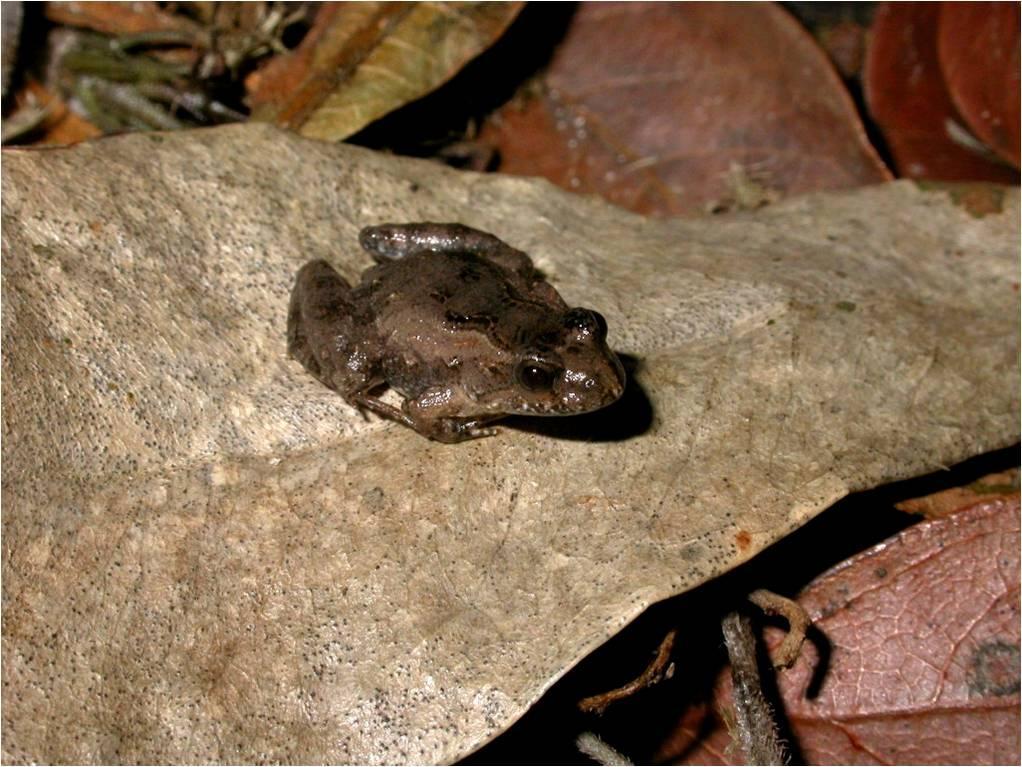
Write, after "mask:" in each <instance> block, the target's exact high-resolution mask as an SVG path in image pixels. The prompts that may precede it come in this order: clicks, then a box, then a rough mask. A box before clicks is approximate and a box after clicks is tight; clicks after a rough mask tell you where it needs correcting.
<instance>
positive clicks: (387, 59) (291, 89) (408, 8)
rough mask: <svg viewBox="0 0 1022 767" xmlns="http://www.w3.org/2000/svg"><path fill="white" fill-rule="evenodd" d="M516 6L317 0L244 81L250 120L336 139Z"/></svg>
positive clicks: (485, 43)
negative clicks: (289, 40)
mask: <svg viewBox="0 0 1022 767" xmlns="http://www.w3.org/2000/svg"><path fill="white" fill-rule="evenodd" d="M521 6H522V3H487V2H481V3H437V2H423V3H326V4H324V5H323V7H322V8H321V9H320V12H319V15H318V16H317V19H316V22H315V24H314V25H313V28H312V29H311V30H310V32H309V34H308V35H306V37H305V39H304V40H303V41H302V43H301V44H300V45H299V46H298V48H297V50H296V51H295V52H294V53H293V54H290V55H285V56H281V57H278V59H277V60H275V61H274V62H272V63H271V64H270V65H268V66H267V68H266V69H264V70H262V71H260V72H259V73H258V74H257V75H256V76H255V77H253V78H252V79H251V80H250V82H249V87H250V89H251V93H250V102H251V105H252V107H253V117H254V118H255V119H257V120H264V121H268V122H274V123H276V124H277V125H280V126H282V127H287V128H291V129H294V130H297V131H298V132H299V133H301V134H302V135H305V136H309V137H312V138H320V139H326V140H332V141H340V140H342V139H345V138H347V137H348V136H350V135H352V134H353V133H356V132H357V131H358V130H360V129H361V128H363V127H365V126H366V125H368V124H369V123H371V122H372V121H373V120H376V119H377V118H379V117H382V116H383V115H385V114H387V113H388V112H390V111H392V110H394V109H396V108H397V107H399V106H402V105H403V104H406V103H408V102H409V101H414V100H415V99H417V98H419V97H421V96H423V95H425V94H426V93H428V92H430V91H431V90H433V89H434V88H436V87H437V86H439V85H441V84H442V83H444V82H446V81H447V80H448V79H450V78H451V77H452V76H453V75H454V74H456V73H457V72H458V71H459V70H460V69H461V67H462V66H464V65H465V63H467V62H468V61H469V60H471V59H472V58H474V57H475V56H477V55H478V54H479V53H480V52H482V51H483V50H485V49H486V48H487V47H489V46H490V45H491V44H492V43H493V42H494V41H495V40H496V39H497V38H498V37H499V36H500V35H501V34H502V33H503V32H504V30H505V29H506V28H507V26H508V25H509V24H510V23H511V22H512V21H513V20H514V18H515V16H516V15H517V14H518V12H519V10H521Z"/></svg>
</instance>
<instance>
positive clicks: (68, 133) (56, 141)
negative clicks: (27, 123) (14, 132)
mask: <svg viewBox="0 0 1022 767" xmlns="http://www.w3.org/2000/svg"><path fill="white" fill-rule="evenodd" d="M15 100H16V103H17V104H18V105H19V107H24V106H29V105H35V106H39V107H42V108H44V109H46V111H47V115H46V118H45V119H44V120H43V122H42V124H41V125H40V126H39V128H38V129H37V130H36V131H35V132H34V133H33V134H32V135H31V136H30V137H27V139H28V140H29V143H33V144H45V145H51V144H52V145H69V144H77V143H78V142H79V141H84V140H85V139H89V138H94V137H95V136H99V135H100V134H101V133H102V131H101V130H100V129H99V128H97V127H96V126H95V125H93V124H92V123H90V122H89V121H88V120H86V119H85V118H83V117H79V116H78V115H77V114H75V113H74V112H72V111H71V110H70V109H69V108H68V106H67V104H66V103H65V102H64V100H63V99H62V98H61V97H60V96H58V95H57V94H55V93H53V92H52V91H49V90H47V89H46V88H44V87H43V86H42V85H40V84H39V83H37V82H36V81H35V80H33V79H31V78H27V79H26V81H25V84H24V86H23V87H22V88H21V90H20V91H19V92H18V93H17V94H16V95H15Z"/></svg>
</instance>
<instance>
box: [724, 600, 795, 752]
mask: <svg viewBox="0 0 1022 767" xmlns="http://www.w3.org/2000/svg"><path fill="white" fill-rule="evenodd" d="M721 629H722V630H723V632H724V644H725V645H726V646H727V654H728V657H730V659H731V678H732V680H733V683H734V692H733V694H732V697H733V698H734V705H735V730H736V731H737V739H738V744H739V746H740V747H741V749H742V753H743V754H744V756H745V763H746V764H784V761H785V760H784V751H783V750H782V749H781V743H780V739H779V738H778V736H777V726H776V725H775V724H774V718H773V712H772V711H771V710H770V704H769V703H767V701H766V698H764V697H763V690H762V685H761V683H760V679H759V667H758V665H757V663H756V638H755V637H754V636H753V633H752V622H751V621H750V620H749V619H748V618H746V617H744V616H742V615H739V614H738V613H736V612H734V613H728V614H727V615H726V616H725V617H724V620H723V621H722V622H721Z"/></svg>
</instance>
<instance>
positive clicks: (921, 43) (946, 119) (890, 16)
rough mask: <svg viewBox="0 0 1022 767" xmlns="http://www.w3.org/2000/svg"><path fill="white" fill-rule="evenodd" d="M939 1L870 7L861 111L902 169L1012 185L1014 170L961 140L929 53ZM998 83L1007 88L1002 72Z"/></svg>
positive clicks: (962, 132)
mask: <svg viewBox="0 0 1022 767" xmlns="http://www.w3.org/2000/svg"><path fill="white" fill-rule="evenodd" d="M940 8H941V6H940V5H939V4H937V3H884V4H882V5H881V6H880V7H879V8H878V9H877V13H876V16H875V18H874V20H873V28H872V30H871V33H870V39H869V46H868V48H867V52H866V66H865V70H864V78H863V83H864V89H865V93H866V101H867V103H868V104H869V111H870V113H871V114H872V115H873V118H874V119H875V120H876V122H877V124H878V125H879V126H880V129H881V130H882V131H883V134H884V138H885V139H886V140H887V145H888V148H889V149H890V152H891V155H892V156H893V157H894V161H895V164H896V165H897V168H898V172H899V174H900V175H902V176H908V177H911V178H926V179H936V180H946V181H969V180H973V181H996V182H1000V183H1006V184H1017V183H1018V173H1017V172H1016V171H1014V170H1012V169H1011V168H1008V167H1006V166H1002V165H999V164H997V163H995V162H992V161H991V159H990V157H989V156H987V155H986V154H985V152H988V150H985V149H984V148H983V147H982V146H976V147H972V146H970V145H969V142H968V131H967V130H966V129H965V123H964V121H963V120H962V118H961V117H960V116H959V115H958V112H957V111H956V110H955V108H954V105H953V104H952V102H951V97H950V96H949V95H948V92H947V88H946V85H945V83H944V76H943V73H942V72H941V69H940V65H939V62H938V59H937V28H938V23H939V20H940ZM1000 82H1002V83H1004V86H1005V87H1008V83H1007V82H1005V79H1004V77H1003V76H1002V77H1001V78H1000Z"/></svg>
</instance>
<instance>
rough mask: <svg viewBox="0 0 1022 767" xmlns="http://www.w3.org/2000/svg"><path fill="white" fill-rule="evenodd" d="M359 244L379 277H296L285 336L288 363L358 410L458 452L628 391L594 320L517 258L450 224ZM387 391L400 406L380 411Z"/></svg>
mask: <svg viewBox="0 0 1022 767" xmlns="http://www.w3.org/2000/svg"><path fill="white" fill-rule="evenodd" d="M359 242H360V243H361V245H362V247H363V248H364V249H365V250H367V251H368V252H369V253H370V254H371V255H372V257H373V260H375V261H376V265H375V266H373V267H371V268H369V269H367V270H366V271H365V272H364V273H363V274H362V278H361V281H360V283H359V284H358V285H357V286H355V287H352V286H350V285H349V284H348V283H347V282H346V281H345V280H344V279H343V278H342V277H341V276H340V275H339V274H338V273H337V272H336V271H335V270H334V269H333V268H332V267H331V266H330V265H329V264H328V263H327V262H326V261H321V260H320V261H310V262H309V263H307V264H305V266H303V267H302V268H301V270H300V271H299V272H298V276H297V278H296V281H295V286H294V289H293V291H292V294H291V304H290V308H289V311H288V328H287V336H288V350H289V352H290V353H291V355H292V356H293V357H294V358H295V359H296V360H298V361H299V362H301V363H302V365H304V366H305V368H306V369H307V370H308V371H309V372H310V373H312V374H313V375H314V376H315V377H316V378H318V379H319V380H320V381H321V382H323V383H324V384H326V385H327V386H329V387H330V388H331V389H334V390H335V391H337V392H338V393H339V394H341V396H343V397H344V398H345V400H346V401H347V402H349V403H350V404H351V405H353V406H355V407H356V408H359V410H361V411H366V410H368V411H372V412H374V413H376V414H378V415H380V416H383V417H384V418H389V419H392V420H394V421H397V422H398V423H401V424H404V425H405V426H407V427H409V428H411V429H414V430H415V431H417V432H419V433H420V434H422V435H423V436H425V437H429V438H430V439H435V440H439V441H441V442H461V441H463V440H467V439H474V438H478V437H485V436H489V435H491V434H494V433H495V432H496V430H495V429H494V428H492V427H491V426H490V424H492V423H493V422H494V421H496V420H498V419H501V418H504V417H506V416H508V415H527V416H551V415H577V414H581V413H590V412H592V411H595V410H599V409H601V408H604V407H606V406H608V405H611V404H612V403H615V402H617V401H618V400H619V398H620V397H621V395H622V393H623V392H624V391H625V371H624V368H623V366H622V364H621V361H620V360H619V359H618V357H617V356H616V355H615V354H614V352H612V351H611V350H610V349H609V348H608V347H607V342H606V337H607V326H606V323H605V321H604V319H603V317H602V316H600V315H599V314H598V313H597V312H595V311H593V310H591V309H585V308H581V307H575V308H572V307H569V306H568V305H567V304H566V303H565V302H564V300H563V299H562V298H561V296H560V295H559V294H558V293H557V291H556V290H554V288H553V286H551V285H550V284H549V283H548V282H546V280H544V279H543V277H542V275H541V274H540V273H539V272H538V271H537V270H536V268H535V266H534V265H533V263H532V260H531V259H530V258H529V257H528V256H527V255H526V254H525V253H523V252H522V251H520V250H516V249H515V248H512V247H511V246H509V245H507V244H506V243H504V242H503V241H501V240H499V239H498V238H496V237H494V236H493V235H491V234H487V233H485V232H481V231H478V230H476V229H471V228H469V227H467V226H463V225H461V224H437V223H414V224H384V225H381V226H371V227H367V228H365V229H363V230H362V231H361V233H360V234H359ZM387 387H389V388H391V389H393V390H394V391H395V392H397V393H398V394H399V395H400V396H401V397H402V403H401V406H400V407H395V406H394V405H391V404H388V403H387V402H384V401H382V400H381V399H380V398H379V396H378V395H379V394H380V393H381V392H382V391H383V390H384V389H385V388H387ZM530 420H531V419H530ZM570 420H576V419H570ZM615 420H617V419H615ZM633 423H634V422H633ZM579 425H580V426H581V425H582V424H579ZM543 431H546V430H543ZM597 438H599V437H597Z"/></svg>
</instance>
